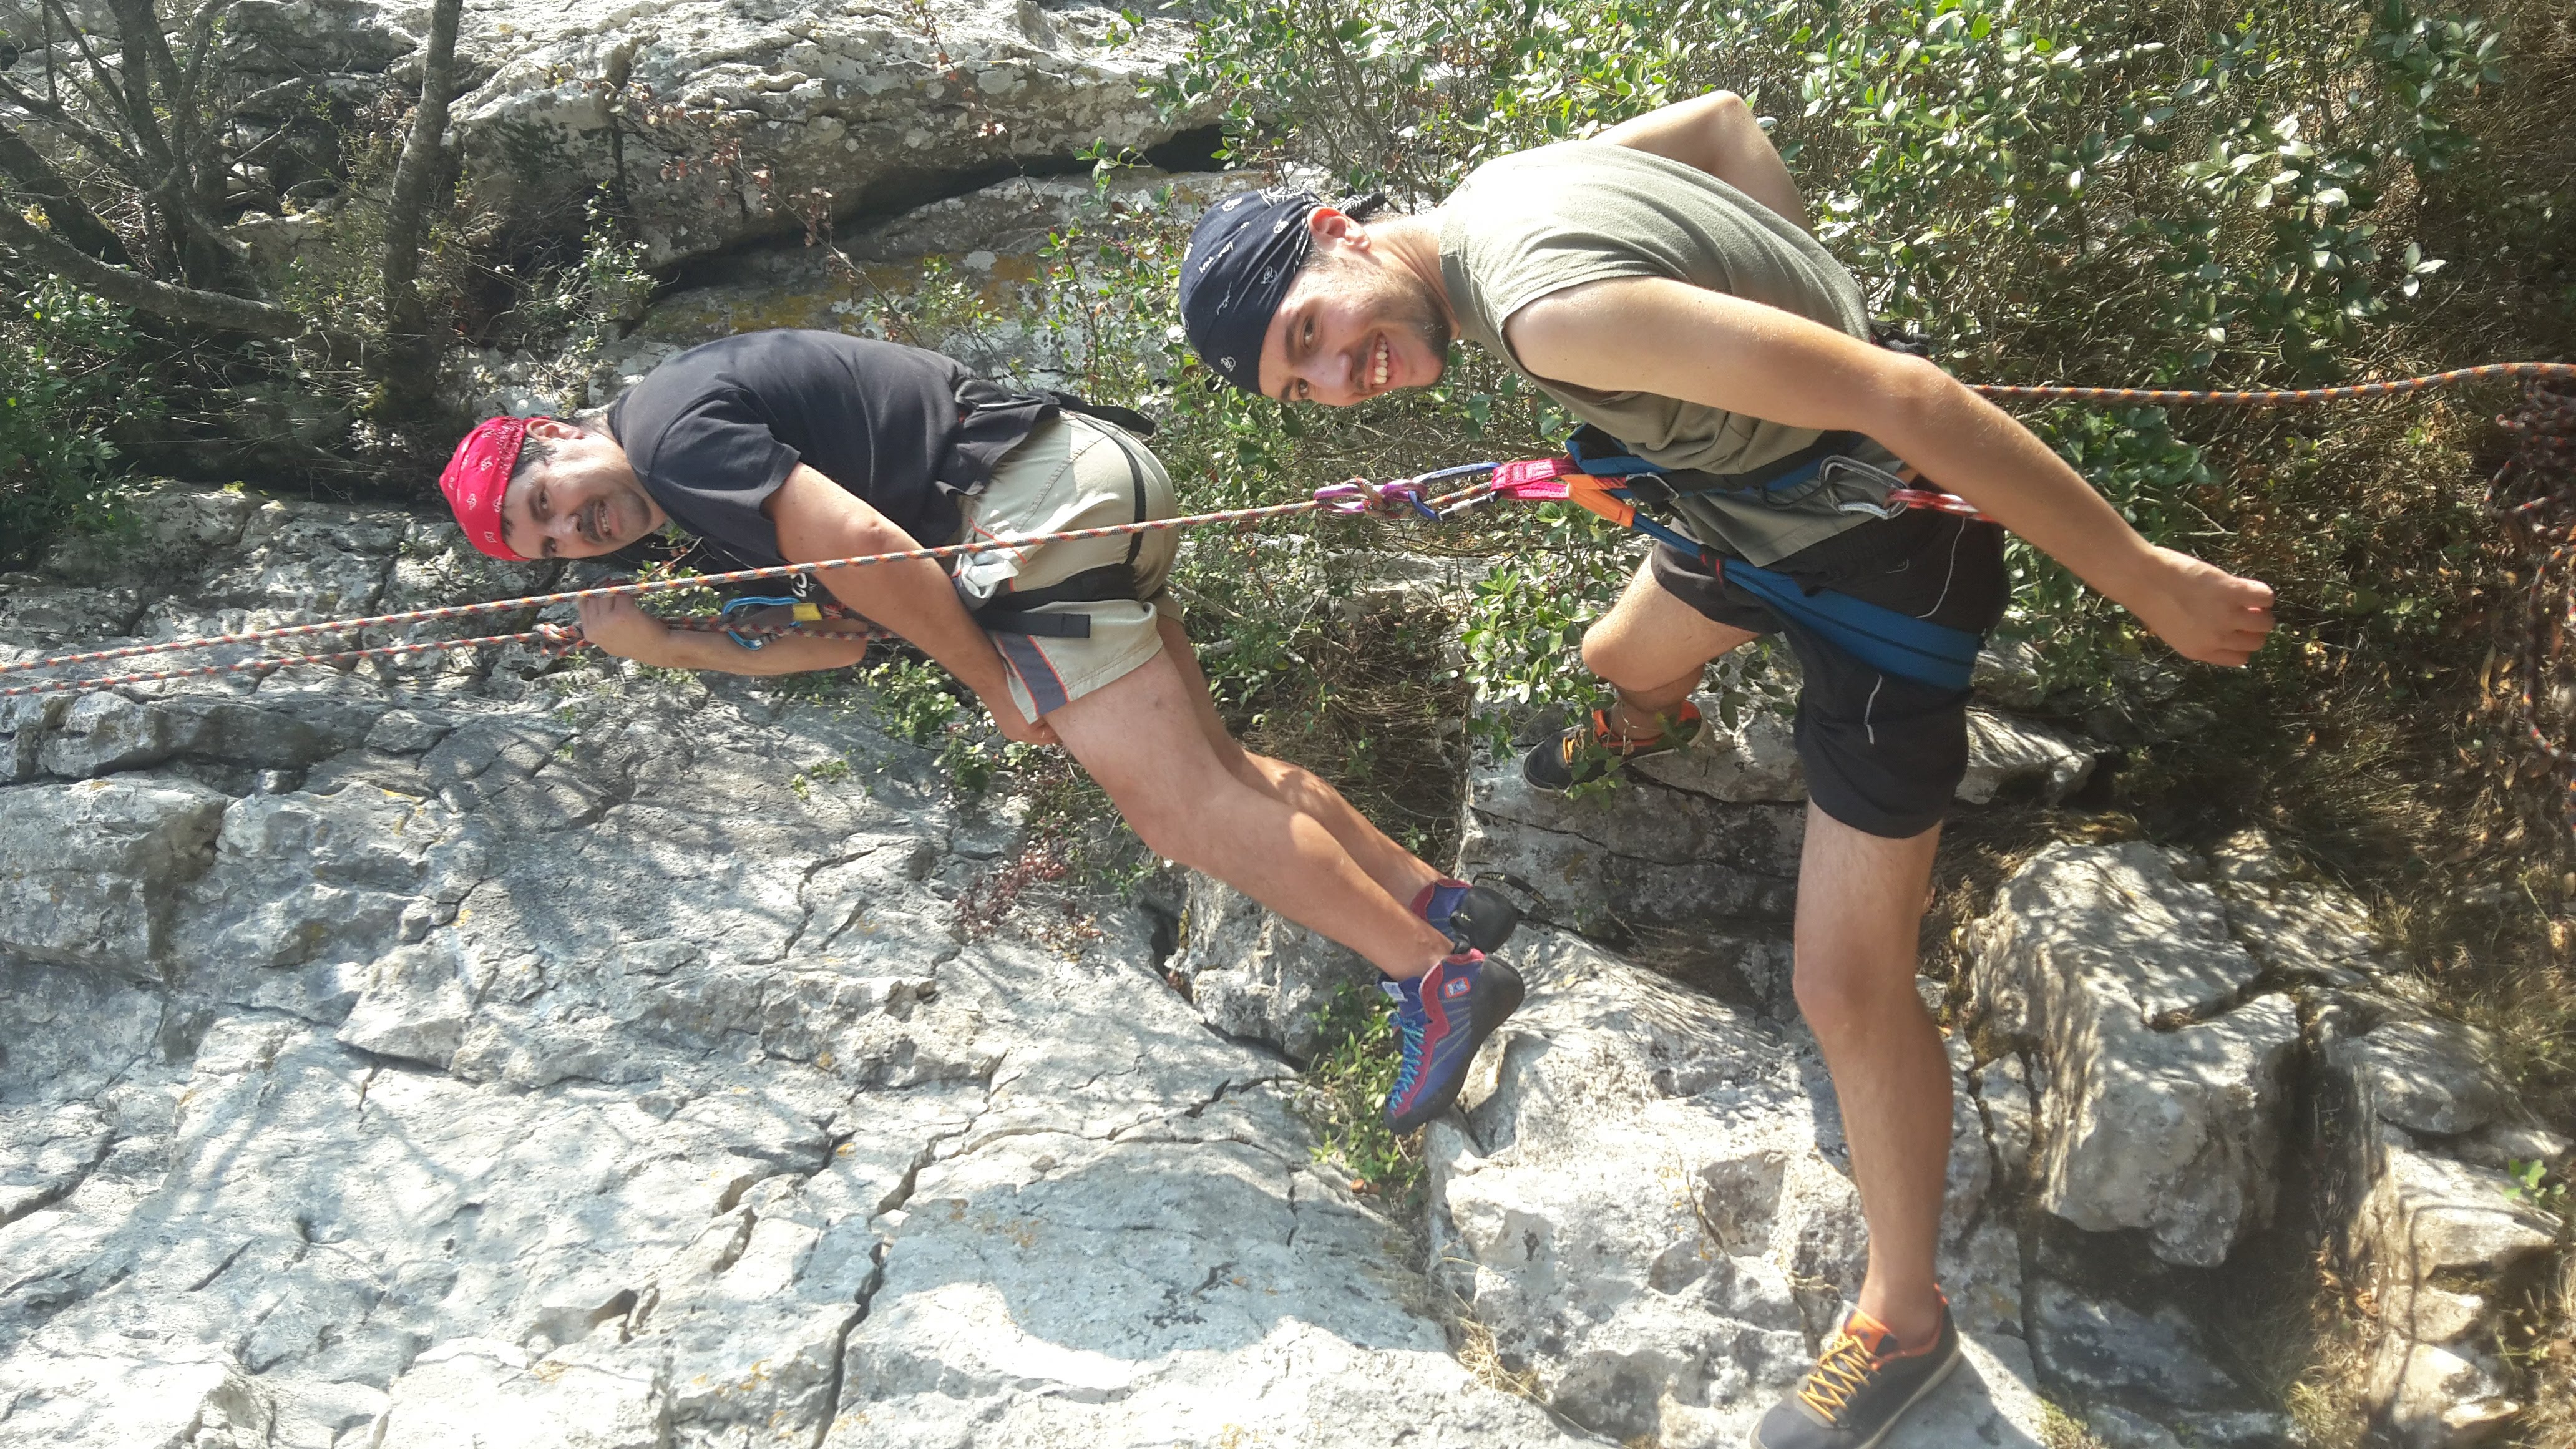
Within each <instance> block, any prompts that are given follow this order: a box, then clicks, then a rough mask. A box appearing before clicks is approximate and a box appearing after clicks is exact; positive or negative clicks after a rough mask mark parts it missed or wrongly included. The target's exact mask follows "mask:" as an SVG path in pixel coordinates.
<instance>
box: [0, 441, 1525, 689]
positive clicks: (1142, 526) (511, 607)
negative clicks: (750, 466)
mask: <svg viewBox="0 0 2576 1449" xmlns="http://www.w3.org/2000/svg"><path fill="white" fill-rule="evenodd" d="M1389 486H1392V485H1381V487H1389ZM1490 491H1491V485H1490V484H1484V483H1479V484H1476V485H1473V486H1471V487H1467V488H1462V489H1459V490H1457V491H1456V492H1454V493H1448V494H1443V495H1441V496H1440V497H1438V498H1435V499H1432V500H1430V501H1429V504H1428V505H1427V506H1430V507H1438V506H1441V505H1448V504H1458V503H1463V502H1467V501H1471V500H1473V499H1475V498H1477V497H1480V496H1482V495H1483V494H1485V493H1487V492H1490ZM1332 506H1333V505H1332V504H1331V502H1330V501H1329V500H1328V499H1326V498H1322V497H1317V498H1310V499H1307V500H1305V501H1303V502H1299V503H1274V504H1271V505H1269V506H1267V507H1262V508H1228V509H1220V510H1218V511H1216V512H1212V513H1194V514H1185V515H1183V516H1181V517H1178V518H1152V519H1146V520H1143V521H1141V522H1137V523H1114V524H1108V525H1105V526H1103V527H1099V528H1072V529H1065V530H1063V531H1061V532H1057V533H1034V534H1023V535H1018V536H1013V537H1004V538H991V539H983V540H979V541H976V542H970V543H953V544H945V545H942V546H940V547H938V548H909V549H901V550H897V551H895V552H892V553H876V554H860V555H857V556H854V557H850V558H838V559H824V560H822V561H820V562H816V563H799V564H782V565H779V566H777V567H774V568H758V569H739V570H736V571H734V572H732V573H723V574H696V575H691V576H688V577H682V578H668V579H649V580H642V581H638V582H635V583H627V584H606V585H602V586H600V587H598V588H591V589H568V590H564V591H562V592H558V593H551V594H531V595H528V596H526V597H524V598H516V599H495V600H492V601H490V602H488V603H481V604H450V605H443V606H441V607H438V608H433V609H410V610H405V611H403V612H401V613H395V614H375V615H370V616H368V617H366V618H362V619H325V620H322V621H320V622H318V623H312V624H286V625H280V626H279V627H277V628H274V629H250V630H245V631H243V632H241V633H238V634H218V635H212V636H208V637H206V638H201V639H168V640H163V641H161V642H158V643H153V644H134V645H128V646H126V647H124V648H121V649H100V650H94V651H92V652H90V653H86V654H59V655H55V656H53V657H51V658H46V659H24V660H19V661H18V662H16V663H10V664H0V674H13V673H21V672H24V671H27V670H35V669H61V668H68V667H71V666H73V665H81V664H98V663H104V662H106V661H109V660H114V659H134V658H139V657H141V656H145V655H152V654H170V653H176V652H180V651H183V650H191V649H215V648H221V647H224V646H227V645H245V644H266V643H271V642H274V641H276V640H281V639H300V638H311V637H313V636H314V635H317V634H354V633H357V632H359V631H361V630H365V629H379V628H390V627H394V626H397V625H403V624H420V623H428V622H431V621H433V620H438V619H461V618H470V617H473V616H475V615H478V614H499V613H513V612H516V611H518V610H521V609H538V608H545V607H548V606H550V605H554V604H562V603H571V602H575V601H577V600H581V599H597V598H608V597H611V596H615V595H626V596H630V597H632V596H635V595H640V594H656V593H668V592H671V591H673V590H677V589H691V588H710V587H714V586H716V585H719V584H736V583H750V582H754V581H757V580H761V579H776V578H786V577H788V576H790V575H794V574H804V573H818V572H821V571H822V570H825V569H841V568H862V567H865V566H867V565H869V564H880V563H897V562H903V561H906V560H912V559H946V558H956V557H960V556H962V555H966V554H976V553H991V552H994V551H997V550H1002V549H1013V548H1025V547H1029V546H1031V545H1034V544H1040V543H1053V542H1058V541H1061V540H1065V539H1077V538H1114V537H1117V536H1119V535H1122V534H1130V533H1148V532H1152V531H1154V530H1156V529H1165V528H1194V527H1202V526H1206V525H1211V524H1219V523H1248V522H1254V521H1257V520H1260V519H1267V518H1285V517H1288V516H1290V515H1293V514H1299V513H1308V512H1313V511H1315V510H1317V509H1323V508H1330V507H1332ZM1334 511H1336V512H1341V511H1344V510H1341V509H1338V508H1335V509H1334ZM663 622H664V623H665V624H669V625H671V626H673V627H676V628H683V629H694V630H703V631H711V632H720V633H735V634H744V635H762V634H796V633H807V632H820V631H808V630H804V629H801V628H799V627H797V626H794V625H768V626H759V625H748V626H747V625H739V624H732V623H728V622H725V621H723V620H721V619H715V618H710V617H705V616H700V617H697V618H688V619H665V620H663ZM557 636H566V637H568V638H569V641H570V642H569V643H568V644H565V645H564V646H563V647H566V648H570V647H576V646H578V645H579V644H580V643H581V639H580V635H579V633H578V631H574V630H566V629H557V628H554V627H553V626H545V627H541V628H538V629H535V630H530V631H528V632H525V633H519V634H487V635H481V636H478V637H475V638H471V639H434V640H423V641H420V642H417V643H410V644H380V645H374V646H371V647H368V648H364V649H344V650H340V651H337V652H334V653H329V654H288V655H263V656H262V657H260V658H257V659H245V660H240V661H237V662H235V663H231V664H212V665H206V666H204V667H201V668H195V669H170V670H161V671H157V672H154V673H147V674H124V675H115V676H111V677H104V678H87V679H62V680H48V681H46V682H44V683H41V684H22V685H18V686H16V687H14V688H8V689H0V699H9V698H13V697H17V696H21V695H32V694H63V693H82V692H86V691H89V690H96V689H111V688H116V687H119V686H123V685H129V684H156V683H161V682H164V681H167V680H173V679H201V678H210V677H213V676H215V675H219V674H237V673H242V672H245V671H249V670H257V669H281V668H291V667H293V666H296V665H308V664H339V665H346V664H353V663H356V662H357V661H358V660H361V659H366V658H371V657H398V656H402V655H408V654H422V653H427V652H430V651H433V650H441V649H469V648H475V647H479V646H481V645H485V644H510V643H523V642H526V641H529V640H533V639H539V638H547V639H553V638H555V637H557ZM840 637H844V638H846V637H852V636H849V635H846V634H844V635H841V636H840ZM870 637H872V638H884V637H891V636H890V635H887V634H886V633H885V632H884V631H883V630H872V631H871V633H870Z"/></svg>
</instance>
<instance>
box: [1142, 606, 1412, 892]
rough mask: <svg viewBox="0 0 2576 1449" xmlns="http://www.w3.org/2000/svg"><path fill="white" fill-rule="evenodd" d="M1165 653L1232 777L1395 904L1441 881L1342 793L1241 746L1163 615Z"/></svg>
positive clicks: (1185, 638)
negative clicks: (1310, 822) (1331, 847)
mask: <svg viewBox="0 0 2576 1449" xmlns="http://www.w3.org/2000/svg"><path fill="white" fill-rule="evenodd" d="M1161 627H1162V632H1163V653H1164V654H1165V655H1167V656H1169V657H1170V659H1171V661H1172V663H1173V665H1174V667H1176V668H1178V669H1179V670H1180V672H1181V680H1182V683H1183V686H1184V687H1185V688H1186V689H1187V690H1188V691H1189V694H1190V697H1191V698H1192V699H1193V700H1195V701H1196V702H1197V705H1198V709H1197V715H1198V722H1199V732H1200V733H1201V734H1203V735H1205V736H1206V737H1207V742H1208V747H1209V748H1210V749H1213V750H1214V751H1216V756H1217V758H1218V759H1219V760H1220V761H1222V762H1223V763H1224V764H1225V767H1226V769H1227V770H1229V771H1231V772H1232V773H1233V775H1234V777H1235V778H1236V779H1238V780H1241V781H1242V782H1243V783H1245V784H1247V785H1250V786H1251V787H1252V788H1254V789H1256V790H1259V791H1261V792H1262V793H1264V794H1266V795H1269V796H1270V797H1271V798H1272V799H1275V800H1277V801H1278V802H1279V803H1281V804H1283V805H1285V806H1287V807H1288V808H1289V809H1291V810H1295V811H1297V812H1298V813H1300V814H1303V815H1307V816H1311V817H1312V818H1313V819H1314V820H1315V821H1316V822H1317V823H1318V824H1320V825H1322V826H1323V827H1324V828H1325V829H1326V830H1328V831H1330V832H1332V836H1333V839H1335V840H1336V841H1339V842H1340V843H1341V847H1342V849H1343V850H1345V851H1348V852H1349V853H1350V857H1351V859H1352V860H1353V861H1355V862H1357V863H1358V865H1359V868H1360V869H1361V870H1363V871H1366V872H1367V873H1368V877H1369V879H1371V880H1373V881H1376V882H1377V883H1378V885H1379V887H1380V888H1381V889H1383V890H1384V891H1385V892H1386V893H1387V894H1388V895H1390V896H1393V897H1395V901H1396V904H1398V905H1404V904H1406V903H1407V902H1410V901H1411V900H1412V899H1413V898H1414V897H1415V896H1418V895H1420V894H1421V893H1422V888H1423V887H1424V886H1427V885H1429V884H1431V883H1432V882H1433V881H1436V880H1439V879H1441V875H1440V872H1438V871H1436V870H1433V869H1432V868H1431V867H1430V866H1428V865H1426V864H1424V863H1423V861H1422V859H1421V857H1419V856H1416V855H1415V854H1414V853H1413V852H1412V851H1409V850H1407V849H1405V848H1404V847H1403V846H1401V845H1398V844H1396V843H1395V842H1394V841H1392V840H1390V839H1388V838H1387V835H1386V832H1385V831H1383V830H1380V829H1378V828H1377V827H1376V826H1375V825H1373V824H1371V823H1370V822H1369V818H1368V817H1367V816H1365V815H1362V814H1361V813H1360V812H1359V811H1357V810H1354V809H1352V808H1351V802H1350V801H1348V800H1345V799H1343V798H1342V792H1341V791H1339V790H1336V789H1334V788H1333V787H1332V786H1331V785H1328V784H1326V783H1325V782H1324V781H1323V780H1322V779H1321V778H1319V777H1318V776H1316V775H1315V774H1314V773H1313V772H1312V771H1310V770H1306V769H1304V768H1302V767H1300V766H1296V765H1292V764H1289V763H1288V762H1287V761H1286V760H1274V759H1272V758H1270V757H1269V756H1268V755H1258V754H1254V753H1253V752H1252V751H1250V750H1247V749H1245V748H1244V747H1243V743H1242V742H1241V741H1240V740H1237V739H1236V738H1235V737H1234V735H1233V733H1232V732H1231V731H1229V730H1228V729H1226V727H1225V720H1224V719H1223V718H1221V717H1220V716H1219V715H1218V714H1217V712H1216V696H1215V695H1214V694H1213V693H1212V692H1211V691H1210V690H1209V689H1208V682H1207V675H1206V674H1205V673H1203V672H1201V670H1200V669H1199V659H1198V651H1197V650H1196V649H1195V648H1193V647H1192V646H1191V644H1190V636H1189V635H1188V634H1187V633H1186V632H1185V631H1183V629H1182V628H1181V621H1180V620H1178V619H1175V618H1172V617H1171V616H1170V615H1165V616H1164V617H1163V619H1162V621H1161Z"/></svg>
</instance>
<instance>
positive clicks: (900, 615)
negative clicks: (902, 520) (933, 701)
mask: <svg viewBox="0 0 2576 1449" xmlns="http://www.w3.org/2000/svg"><path fill="white" fill-rule="evenodd" d="M761 512H763V513H765V514H767V515H768V516H769V521H770V522H771V523H773V524H776V525H777V527H778V551H779V552H780V553H781V554H783V555H785V556H786V558H787V560H788V561H789V562H790V563H811V562H813V561H815V560H817V559H827V558H856V557H858V556H860V555H862V554H871V553H896V552H900V551H902V550H904V549H908V548H918V547H920V546H921V545H920V544H919V543H918V542H917V541H915V540H914V538H913V536H912V535H911V534H909V533H906V532H904V531H903V529H902V528H900V527H898V526H897V525H896V524H895V523H894V522H893V521H892V520H891V519H889V518H887V517H886V516H885V515H884V514H882V513H879V512H877V511H876V510H875V509H873V508H871V507H869V506H868V505H867V504H866V503H865V502H863V501H861V500H860V499H858V498H856V497H853V496H852V495H851V494H850V493H849V492H848V491H846V490H844V489H843V488H842V487H841V486H840V485H839V484H837V483H834V482H833V481H832V480H831V479H829V478H826V477H824V476H823V475H822V474H820V473H818V472H815V471H814V470H813V469H812V468H809V467H807V466H806V465H804V464H802V463H799V464H797V465H796V471H795V472H793V473H790V474H789V475H788V476H787V481H786V482H785V483H784V484H782V485H780V487H779V489H778V491H777V492H775V493H773V494H771V495H769V501H768V502H767V503H764V504H762V505H761ZM815 577H817V578H819V579H821V580H822V581H823V587H825V588H827V589H830V590H831V591H832V595H833V597H835V598H837V599H839V600H840V601H841V602H842V603H844V604H847V605H849V606H850V607H851V608H852V609H855V610H857V611H858V612H859V613H860V614H862V615H865V616H866V617H868V618H870V619H874V620H875V621H876V622H877V623H879V624H881V625H883V626H885V627H886V628H888V629H891V630H893V631H894V632H895V633H897V634H900V635H902V636H903V637H904V638H905V639H908V640H910V641H911V642H912V644H913V646H914V647H916V648H918V649H919V650H921V652H922V653H924V654H927V655H929V656H930V657H931V658H932V659H935V660H937V661H938V662H939V664H940V667H942V668H944V669H946V670H947V671H948V672H949V673H951V674H953V675H955V676H957V679H958V681H959V682H960V683H962V684H964V685H965V686H966V687H967V688H968V689H971V690H973V691H975V695H976V697H977V698H979V699H981V700H983V701H984V707H985V708H986V709H987V710H990V711H991V712H992V715H993V722H994V723H995V724H996V725H998V726H1000V727H1001V731H1002V733H1003V735H1005V736H1006V737H1008V738H1010V739H1014V740H1019V741H1021V742H1023V743H1027V744H1053V743H1055V731H1053V730H1051V729H1049V728H1047V724H1046V721H1044V720H1040V721H1038V722H1037V723H1035V724H1031V723H1029V722H1027V721H1026V720H1024V719H1022V718H1021V716H1020V710H1019V706H1018V705H1015V704H1013V703H1012V702H1011V689H1010V676H1009V674H1008V672H1007V671H1006V670H1005V668H1004V666H1003V664H1002V656H1001V655H1000V654H999V653H998V652H996V651H995V650H994V648H993V641H992V640H991V638H989V637H988V636H986V634H985V633H984V631H983V630H982V629H980V628H978V627H976V624H975V621H974V620H973V619H971V618H969V617H968V616H967V613H966V606H965V605H963V604H961V603H959V602H957V589H956V586H955V585H954V584H952V583H950V581H949V578H948V574H947V571H946V570H944V569H942V568H940V566H939V565H938V564H937V563H935V562H933V561H931V560H929V559H913V560H910V561H908V562H903V563H881V564H871V565H869V566H867V567H865V568H852V569H825V570H823V571H821V572H820V573H818V574H816V575H815ZM762 652H764V653H765V652H767V651H765V650H764V651H762Z"/></svg>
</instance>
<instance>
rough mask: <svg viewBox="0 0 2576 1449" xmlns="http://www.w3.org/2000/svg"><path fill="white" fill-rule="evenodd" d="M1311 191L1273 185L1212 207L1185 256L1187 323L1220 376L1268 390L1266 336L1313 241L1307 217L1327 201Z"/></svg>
mask: <svg viewBox="0 0 2576 1449" xmlns="http://www.w3.org/2000/svg"><path fill="white" fill-rule="evenodd" d="M1323 204H1324V203H1323V199H1322V198H1320V197H1318V196H1316V195H1315V193H1313V192H1311V191H1292V190H1289V189H1287V188H1285V187H1271V188H1268V189H1266V190H1262V191H1247V192H1244V193H1242V194H1241V195H1238V196H1230V197H1227V198H1226V199H1225V200H1223V201H1220V202H1218V203H1217V204H1216V205H1214V206H1211V207H1209V208H1208V213H1207V215H1205V216H1203V217H1200V218H1199V224H1198V227H1197V229H1196V230H1194V231H1192V232H1191V233H1190V245H1189V249H1188V250H1187V251H1185V252H1183V253H1182V254H1181V326H1182V327H1183V329H1184V330H1186V331H1187V332H1188V333H1189V338H1190V346H1191V347H1192V348H1194V349H1196V350H1197V352H1198V355H1199V356H1200V357H1201V358H1202V359H1204V360H1205V361H1206V363H1207V365H1208V366H1210V367H1212V368H1215V369H1216V371H1217V375H1218V376H1220V377H1222V378H1224V379H1225V380H1226V381H1228V382H1230V383H1233V384H1234V385H1235V386H1236V387H1239V388H1242V389H1243V390H1244V391H1245V392H1249V393H1258V392H1260V391H1261V340H1262V338H1263V337H1264V336H1265V335H1266V334H1268V332H1269V331H1270V319H1271V318H1272V317H1274V316H1276V315H1278V312H1279V302H1280V299H1281V298H1283V297H1285V296H1287V295H1288V284H1289V283H1291V282H1293V281H1295V280H1296V279H1297V269H1298V268H1299V267H1302V266H1304V265H1305V264H1306V254H1307V253H1308V252H1309V251H1311V250H1312V249H1313V245H1314V243H1313V240H1312V238H1311V236H1310V234H1309V233H1308V232H1307V230H1306V219H1307V218H1308V217H1311V216H1313V215H1314V214H1315V208H1317V207H1319V206H1322V205H1323Z"/></svg>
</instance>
